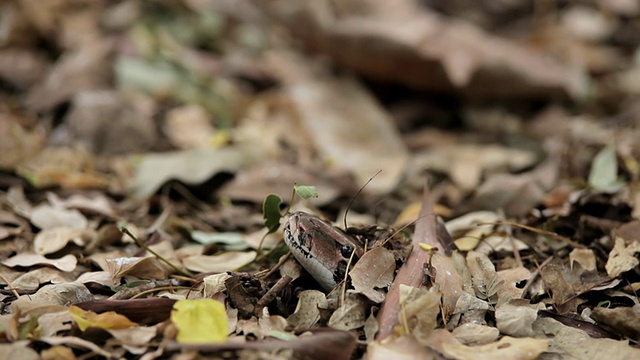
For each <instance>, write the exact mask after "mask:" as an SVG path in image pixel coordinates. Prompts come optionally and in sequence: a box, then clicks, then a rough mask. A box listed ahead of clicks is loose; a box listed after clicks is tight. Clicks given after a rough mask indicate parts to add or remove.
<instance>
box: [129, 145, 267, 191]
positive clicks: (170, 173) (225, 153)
mask: <svg viewBox="0 0 640 360" xmlns="http://www.w3.org/2000/svg"><path fill="white" fill-rule="evenodd" d="M257 158H259V155H258V154H255V153H254V152H253V151H251V150H249V149H247V148H243V147H226V148H221V149H211V148H205V149H194V150H185V151H173V152H165V153H161V154H160V153H158V154H155V153H151V154H147V155H144V156H143V157H142V158H141V159H140V160H139V164H138V165H137V169H136V175H135V176H134V178H133V179H132V180H131V182H130V184H129V190H130V192H131V193H132V195H134V196H135V197H139V198H144V197H147V196H149V195H151V194H153V193H154V192H156V191H157V190H158V189H159V188H160V187H161V186H162V185H163V184H164V183H165V182H167V181H169V180H172V179H176V180H180V181H183V182H185V183H187V184H191V185H195V184H199V183H202V182H204V181H206V180H207V179H209V178H210V177H212V176H213V175H215V174H217V173H219V172H222V171H225V172H235V171H237V170H239V169H241V168H242V167H244V166H245V165H248V164H251V163H253V162H254V161H256V159H257Z"/></svg>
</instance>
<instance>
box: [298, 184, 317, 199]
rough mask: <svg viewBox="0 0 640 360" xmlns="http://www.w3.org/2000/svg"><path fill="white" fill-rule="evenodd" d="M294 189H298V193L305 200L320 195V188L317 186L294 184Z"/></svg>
mask: <svg viewBox="0 0 640 360" xmlns="http://www.w3.org/2000/svg"><path fill="white" fill-rule="evenodd" d="M293 189H294V190H295V191H296V194H298V196H300V197H301V198H303V199H305V200H307V199H310V198H312V197H313V198H317V197H318V190H317V189H316V187H315V186H312V185H294V187H293Z"/></svg>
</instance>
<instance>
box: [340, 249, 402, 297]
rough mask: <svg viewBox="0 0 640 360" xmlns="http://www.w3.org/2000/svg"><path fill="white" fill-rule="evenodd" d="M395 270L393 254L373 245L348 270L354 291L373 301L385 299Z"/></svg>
mask: <svg viewBox="0 0 640 360" xmlns="http://www.w3.org/2000/svg"><path fill="white" fill-rule="evenodd" d="M395 272H396V260H395V258H394V256H393V254H392V253H391V252H390V251H389V250H387V249H385V248H383V247H375V248H373V249H371V250H369V251H367V252H366V253H365V254H364V255H363V256H362V258H360V260H358V262H357V263H356V264H355V265H354V266H353V269H351V271H349V276H350V277H351V283H352V284H353V287H354V289H355V290H354V292H355V293H357V294H362V295H364V296H366V297H367V298H369V300H371V301H373V302H375V303H381V302H383V301H384V299H385V294H386V292H384V291H381V290H383V289H386V288H387V287H388V286H389V285H391V282H393V277H394V275H395Z"/></svg>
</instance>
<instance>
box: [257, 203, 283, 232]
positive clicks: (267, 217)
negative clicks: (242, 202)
mask: <svg viewBox="0 0 640 360" xmlns="http://www.w3.org/2000/svg"><path fill="white" fill-rule="evenodd" d="M280 204H282V199H281V198H280V196H278V195H275V194H269V195H267V197H266V198H265V199H264V203H263V204H262V217H263V218H264V226H265V227H266V228H267V230H269V233H272V232H274V231H276V230H278V228H279V227H280V218H281V217H282V214H280Z"/></svg>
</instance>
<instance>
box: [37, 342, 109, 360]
mask: <svg viewBox="0 0 640 360" xmlns="http://www.w3.org/2000/svg"><path fill="white" fill-rule="evenodd" d="M38 341H42V342H44V343H46V344H49V345H65V346H68V347H70V348H76V349H87V350H90V351H92V352H94V353H96V354H98V355H100V356H103V357H104V358H106V359H110V358H112V354H111V353H110V352H109V351H107V350H104V349H102V348H101V347H100V346H98V345H97V344H95V343H93V342H91V341H88V340H84V339H81V338H79V337H75V336H46V337H45V336H43V337H41V338H39V339H38Z"/></svg>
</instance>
